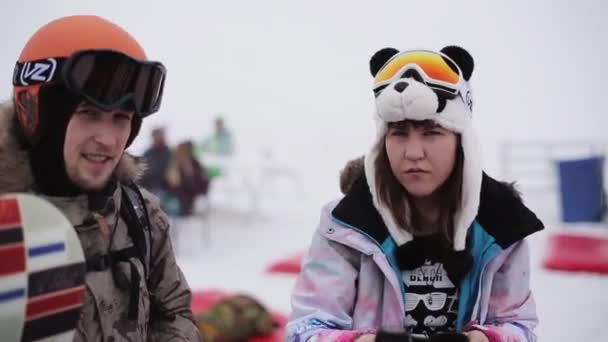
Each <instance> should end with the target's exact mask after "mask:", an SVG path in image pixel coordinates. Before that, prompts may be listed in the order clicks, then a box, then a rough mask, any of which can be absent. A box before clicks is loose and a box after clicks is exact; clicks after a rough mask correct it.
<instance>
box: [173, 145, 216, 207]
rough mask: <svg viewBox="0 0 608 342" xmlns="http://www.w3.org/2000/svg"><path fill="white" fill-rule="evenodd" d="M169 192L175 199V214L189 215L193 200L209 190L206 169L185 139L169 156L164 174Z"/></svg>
mask: <svg viewBox="0 0 608 342" xmlns="http://www.w3.org/2000/svg"><path fill="white" fill-rule="evenodd" d="M165 184H166V188H167V189H168V191H169V194H170V195H171V196H173V197H174V198H175V199H177V202H178V204H179V209H178V210H177V211H176V214H177V216H190V215H192V213H193V211H194V201H195V200H196V198H197V197H198V196H200V195H206V194H207V192H208V190H209V175H208V173H207V169H206V168H205V167H204V166H203V165H201V163H199V162H198V160H197V159H196V157H195V155H194V146H193V144H192V142H191V141H186V142H183V143H181V144H179V145H178V146H177V148H176V149H175V152H174V153H173V155H172V157H171V161H170V163H169V167H168V168H167V173H166V176H165Z"/></svg>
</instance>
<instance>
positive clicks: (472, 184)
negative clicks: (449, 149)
mask: <svg viewBox="0 0 608 342" xmlns="http://www.w3.org/2000/svg"><path fill="white" fill-rule="evenodd" d="M446 66H447V67H448V70H447V71H446ZM473 66H474V65H473V58H472V57H471V55H470V54H469V53H468V52H467V51H466V50H464V49H463V48H460V47H457V46H448V47H445V48H443V49H442V50H441V51H440V52H434V51H425V50H417V51H404V52H399V51H398V50H396V49H393V48H385V49H382V50H380V51H378V52H376V53H375V54H374V56H373V57H372V58H371V60H370V70H371V73H372V75H373V76H374V77H375V79H374V93H375V95H376V113H375V119H376V121H377V134H376V139H375V141H374V143H373V144H372V147H371V148H370V150H369V151H368V153H367V154H366V155H365V161H364V167H365V176H366V178H367V182H368V185H369V189H370V193H371V195H372V200H373V204H374V206H375V207H376V209H377V210H378V212H379V213H380V216H381V217H382V219H383V221H384V223H385V224H386V226H387V228H388V230H389V232H390V234H391V236H392V238H393V239H394V240H395V242H396V244H397V246H398V248H399V247H401V246H404V245H405V244H406V243H408V242H410V241H412V240H413V237H412V235H411V234H410V233H409V232H407V231H406V230H405V228H404V227H399V226H398V224H397V221H396V220H395V219H394V218H393V216H392V214H391V211H390V210H389V209H388V207H387V206H385V205H384V204H383V203H382V201H381V200H380V196H379V195H378V192H377V191H378V190H377V187H376V179H375V175H376V170H375V166H374V161H375V160H376V158H377V156H378V154H379V152H380V151H379V150H378V146H379V144H378V143H379V142H380V141H382V140H383V139H384V136H385V133H386V130H387V127H388V123H392V122H399V121H403V120H420V121H422V120H432V121H434V122H436V123H437V124H439V125H440V126H442V127H444V128H446V129H449V130H451V131H454V132H456V133H458V134H460V135H461V143H462V149H463V152H464V165H463V184H462V192H461V193H462V198H461V203H460V207H459V208H457V211H456V213H455V215H454V218H453V219H454V236H453V252H455V253H456V254H466V253H465V252H463V251H464V250H465V247H466V237H467V231H468V229H469V226H470V225H471V224H472V223H473V221H474V220H475V217H476V216H477V211H478V207H479V198H480V192H481V180H482V168H481V160H480V159H481V153H480V150H479V144H478V142H477V138H476V134H475V132H474V129H473V125H472V107H473V102H472V94H471V89H470V87H469V80H470V78H471V75H472V73H473ZM450 70H451V72H450ZM436 71H440V72H438V73H437V72H436ZM406 206H408V204H407V201H406ZM405 212H406V215H408V217H406V218H405V219H406V221H408V222H409V220H410V219H411V217H409V216H410V210H409V208H407V207H406V210H405ZM408 254H409V253H408Z"/></svg>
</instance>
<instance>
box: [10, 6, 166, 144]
mask: <svg viewBox="0 0 608 342" xmlns="http://www.w3.org/2000/svg"><path fill="white" fill-rule="evenodd" d="M165 77H166V70H165V67H164V66H163V65H162V64H161V63H158V62H152V61H149V60H148V58H147V56H146V53H145V52H144V50H143V48H142V47H141V45H140V44H139V43H138V42H137V40H135V38H133V36H131V35H130V34H129V33H128V32H127V31H125V30H124V29H123V28H122V27H120V26H118V25H116V24H114V23H113V22H111V21H109V20H107V19H104V18H101V17H98V16H94V15H74V16H67V17H62V18H59V19H55V20H53V21H51V22H49V23H47V24H45V25H43V26H42V27H41V28H39V29H38V30H37V31H36V32H35V33H34V34H33V35H32V36H31V37H30V39H29V40H28V41H27V42H26V44H25V46H24V48H23V49H22V51H21V54H20V55H19V58H18V59H17V63H16V66H15V69H14V73H13V85H14V87H13V102H14V104H15V112H16V114H17V117H18V118H19V124H20V125H21V127H22V128H23V130H24V133H25V135H26V136H27V138H28V139H29V140H30V142H32V143H35V142H36V141H37V140H38V139H39V137H40V136H41V135H42V134H43V132H44V130H45V122H48V121H49V120H53V117H54V116H56V115H59V113H54V112H53V111H52V110H50V107H49V105H48V102H49V101H50V100H49V98H48V97H49V96H51V97H52V95H48V94H51V93H53V92H52V91H50V90H51V89H53V88H55V87H57V86H63V87H65V88H67V89H68V90H70V92H71V93H73V94H76V95H78V96H80V97H82V99H83V100H86V101H89V102H90V103H92V104H94V105H96V106H98V107H99V108H101V109H104V110H112V109H116V108H124V109H127V110H133V111H134V112H135V113H136V115H135V116H134V120H133V122H132V137H131V138H130V139H131V140H132V138H133V137H134V136H135V135H136V134H137V132H138V130H139V125H140V124H141V119H142V118H143V117H145V116H148V115H150V114H152V113H154V112H156V111H158V109H159V107H160V103H161V99H162V94H163V85H164V82H165Z"/></svg>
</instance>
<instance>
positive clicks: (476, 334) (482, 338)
mask: <svg viewBox="0 0 608 342" xmlns="http://www.w3.org/2000/svg"><path fill="white" fill-rule="evenodd" d="M464 334H465V335H466V336H467V337H468V338H469V342H490V340H489V339H488V337H487V336H486V335H485V334H484V333H482V332H481V331H478V330H471V331H469V332H465V333H464Z"/></svg>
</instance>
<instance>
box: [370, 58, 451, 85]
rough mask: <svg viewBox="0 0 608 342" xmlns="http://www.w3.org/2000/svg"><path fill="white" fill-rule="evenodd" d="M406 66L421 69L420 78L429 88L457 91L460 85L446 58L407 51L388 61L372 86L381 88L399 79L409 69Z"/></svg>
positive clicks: (449, 61)
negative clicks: (444, 87)
mask: <svg viewBox="0 0 608 342" xmlns="http://www.w3.org/2000/svg"><path fill="white" fill-rule="evenodd" d="M450 65H452V66H450ZM408 66H411V67H412V68H415V67H416V66H417V67H418V69H421V70H422V71H423V72H424V75H422V77H423V78H424V79H425V80H424V81H425V82H427V83H428V84H429V86H431V85H433V84H436V85H441V86H448V87H450V88H453V90H457V88H458V85H459V83H460V71H459V69H458V67H457V66H456V64H455V63H454V62H453V61H451V60H450V59H449V58H448V57H446V56H444V55H441V54H438V53H436V52H432V51H407V52H403V53H400V54H398V55H396V56H395V57H393V58H392V59H390V60H389V61H388V62H387V64H386V65H384V67H382V69H381V70H380V71H379V72H378V74H377V75H376V78H375V79H374V84H375V85H376V86H381V85H383V84H385V83H387V82H389V81H391V80H392V79H395V78H400V77H401V76H402V74H403V73H404V71H406V70H408V69H410V68H408ZM441 88H443V87H441Z"/></svg>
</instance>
